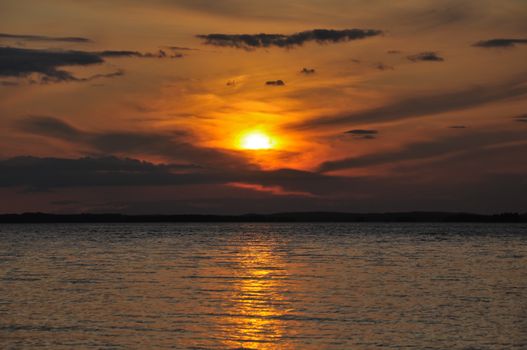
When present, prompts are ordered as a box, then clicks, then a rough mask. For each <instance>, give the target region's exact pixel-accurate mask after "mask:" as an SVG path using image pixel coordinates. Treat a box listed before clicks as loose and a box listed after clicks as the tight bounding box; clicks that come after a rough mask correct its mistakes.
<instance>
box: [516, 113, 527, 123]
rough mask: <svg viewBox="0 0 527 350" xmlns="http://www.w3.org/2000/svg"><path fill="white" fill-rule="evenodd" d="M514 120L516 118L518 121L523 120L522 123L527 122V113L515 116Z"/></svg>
mask: <svg viewBox="0 0 527 350" xmlns="http://www.w3.org/2000/svg"><path fill="white" fill-rule="evenodd" d="M514 120H516V121H517V122H521V123H527V114H524V115H519V116H517V117H515V118H514Z"/></svg>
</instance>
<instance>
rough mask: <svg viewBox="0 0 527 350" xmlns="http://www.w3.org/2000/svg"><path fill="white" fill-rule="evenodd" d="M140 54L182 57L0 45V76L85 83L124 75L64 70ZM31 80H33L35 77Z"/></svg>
mask: <svg viewBox="0 0 527 350" xmlns="http://www.w3.org/2000/svg"><path fill="white" fill-rule="evenodd" d="M118 57H141V58H180V57H182V55H181V54H172V55H169V54H167V53H166V52H165V51H163V50H159V51H158V52H156V53H151V52H146V53H141V52H138V51H111V50H108V51H100V52H87V51H74V50H45V49H25V48H12V47H0V77H17V78H24V77H28V76H30V75H31V74H39V75H40V81H39V82H40V83H56V82H85V81H91V80H93V79H98V78H113V77H118V76H122V75H124V71H122V70H118V71H115V72H112V73H107V74H95V75H93V76H90V77H87V78H78V77H76V76H74V75H73V74H72V73H70V72H68V71H65V70H63V69H61V68H62V67H71V66H92V65H97V64H102V63H104V62H105V58H118ZM32 82H34V81H33V80H32Z"/></svg>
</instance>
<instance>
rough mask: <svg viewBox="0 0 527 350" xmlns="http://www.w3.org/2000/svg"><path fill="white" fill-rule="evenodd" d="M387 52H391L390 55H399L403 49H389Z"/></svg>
mask: <svg viewBox="0 0 527 350" xmlns="http://www.w3.org/2000/svg"><path fill="white" fill-rule="evenodd" d="M386 53H387V54H389V55H397V54H400V53H401V51H399V50H388V51H386Z"/></svg>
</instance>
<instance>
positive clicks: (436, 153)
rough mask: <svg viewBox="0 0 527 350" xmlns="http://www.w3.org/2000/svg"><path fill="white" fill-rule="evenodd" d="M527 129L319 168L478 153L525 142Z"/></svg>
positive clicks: (411, 147) (448, 139) (428, 144)
mask: <svg viewBox="0 0 527 350" xmlns="http://www.w3.org/2000/svg"><path fill="white" fill-rule="evenodd" d="M524 139H525V134H524V132H521V131H517V132H509V133H503V132H502V131H490V132H481V133H472V134H466V133H463V134H455V135H453V136H448V137H444V138H441V139H437V140H430V141H422V142H415V143H411V144H408V145H406V146H404V147H403V148H402V149H396V150H390V151H384V152H379V153H372V154H366V155H360V156H357V157H353V158H344V159H338V160H333V161H328V162H324V163H322V164H321V165H320V167H319V171H321V172H329V171H336V170H343V169H353V168H361V167H367V166H376V165H382V164H389V163H399V162H403V161H409V160H426V159H432V158H435V157H448V156H450V155H452V154H466V153H471V152H475V153H478V152H480V151H481V149H482V148H484V147H491V146H495V145H499V144H507V143H509V142H514V141H523V140H524Z"/></svg>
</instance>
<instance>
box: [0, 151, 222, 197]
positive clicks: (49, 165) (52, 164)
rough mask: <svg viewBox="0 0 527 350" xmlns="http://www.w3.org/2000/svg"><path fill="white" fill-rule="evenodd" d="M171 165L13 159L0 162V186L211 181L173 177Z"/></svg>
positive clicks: (113, 159) (192, 176) (114, 159)
mask: <svg viewBox="0 0 527 350" xmlns="http://www.w3.org/2000/svg"><path fill="white" fill-rule="evenodd" d="M177 169H178V166H177V165H174V164H153V163H149V162H145V161H139V160H136V159H130V158H117V157H100V158H93V157H85V158H79V159H66V158H36V157H15V158H11V159H7V160H2V161H0V187H27V188H29V189H30V190H48V189H52V188H59V187H93V186H119V187H120V186H148V185H152V186H155V185H159V186H163V185H182V184H196V183H203V182H212V178H209V177H206V176H205V177H204V176H201V175H200V174H176V173H174V170H177Z"/></svg>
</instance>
